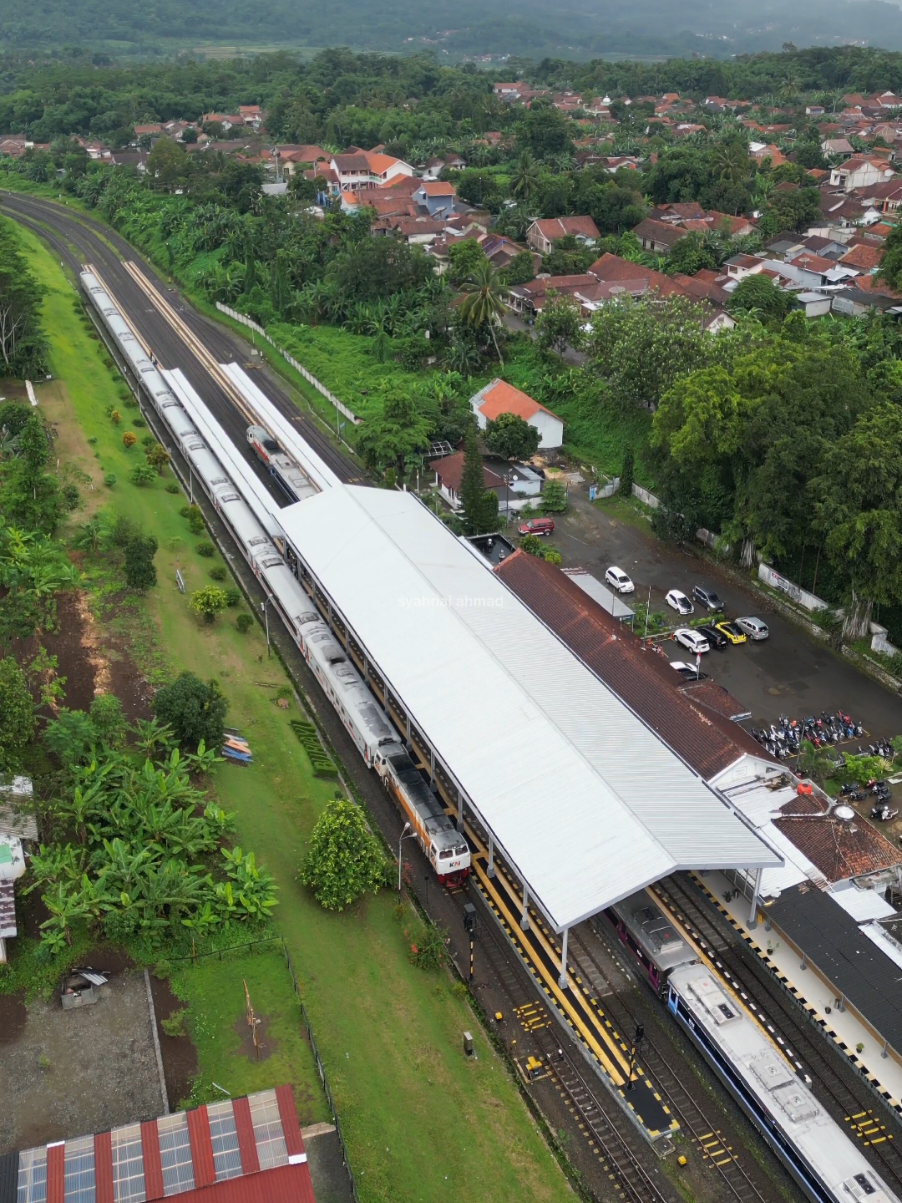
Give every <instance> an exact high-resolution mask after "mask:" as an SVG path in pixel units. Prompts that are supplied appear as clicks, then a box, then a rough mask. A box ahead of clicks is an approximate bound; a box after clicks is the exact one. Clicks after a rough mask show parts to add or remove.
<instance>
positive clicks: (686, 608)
mask: <svg viewBox="0 0 902 1203" xmlns="http://www.w3.org/2000/svg"><path fill="white" fill-rule="evenodd" d="M664 600H665V601H666V602H667V604H668V606H670V608H671V610H676V612H677V614H680V615H682V616H683V617H685V616H686V615H687V614H694V613H695V606H693V604H692V602H691V601H690V600H689V598H688V597H687V596H686V594H685V593H683V592H682V591H681V590H679V589H671V590H670V592H669V593H668V594H667V596H666V597H665V598H664Z"/></svg>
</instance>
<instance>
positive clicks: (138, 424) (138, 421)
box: [134, 418, 147, 427]
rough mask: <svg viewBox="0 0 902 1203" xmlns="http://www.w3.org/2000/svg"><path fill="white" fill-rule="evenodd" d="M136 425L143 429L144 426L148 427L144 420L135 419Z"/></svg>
mask: <svg viewBox="0 0 902 1203" xmlns="http://www.w3.org/2000/svg"><path fill="white" fill-rule="evenodd" d="M134 425H135V426H138V427H143V426H146V425H147V423H146V422H145V421H144V419H143V418H135V419H134Z"/></svg>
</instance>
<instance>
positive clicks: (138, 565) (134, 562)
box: [124, 535, 157, 590]
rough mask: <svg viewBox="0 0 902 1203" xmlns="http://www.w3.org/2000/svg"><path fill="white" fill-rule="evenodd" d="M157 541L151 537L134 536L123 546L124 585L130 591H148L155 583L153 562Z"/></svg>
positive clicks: (155, 576)
mask: <svg viewBox="0 0 902 1203" xmlns="http://www.w3.org/2000/svg"><path fill="white" fill-rule="evenodd" d="M156 554H157V541H156V539H155V538H154V537H153V535H135V536H134V537H133V538H131V539H129V541H128V543H126V545H125V565H124V568H125V583H126V584H127V585H128V587H129V588H130V589H141V590H144V589H150V588H152V587H153V586H154V585H155V584H156V583H157V570H156V567H155V565H154V562H153V558H154V556H155V555H156Z"/></svg>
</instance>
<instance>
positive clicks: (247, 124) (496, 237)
mask: <svg viewBox="0 0 902 1203" xmlns="http://www.w3.org/2000/svg"><path fill="white" fill-rule="evenodd" d="M494 92H495V95H496V97H497V98H499V99H501V100H503V101H505V102H507V103H509V104H511V105H516V106H523V107H524V108H526V109H528V108H530V107H531V106H532V105H533V104H534V102H535V101H536V100H538V99H539V98H541V99H542V101H543V103H546V104H547V103H550V104H551V105H553V106H554V108H555V109H556V110H558V111H559V112H561V113H563V114H565V115H566V116H567V118H568V120H569V121H570V122H572V124H573V127H574V129H573V145H574V160H575V167H576V169H579V168H584V167H596V168H600V169H601V170H604V171H607V172H609V173H610V175H611V177H612V178H613V179H615V180H617V181H618V182H623V184H624V186H627V187H628V186H630V184H629V180H630V176H631V175H632V173H638V172H640V171H641V170H642V169H643V168H647V167H648V166H649V165H653V164H654V163H655V162H656V161H657V157H658V156H657V152H656V151H654V150H645V149H644V147H645V146H646V145H647V144H648V143H650V142H652V141H653V140H655V139H656V138H660V136H664V137H666V138H667V140H668V143H669V144H674V143H679V142H681V141H683V140H686V139H691V140H692V144H696V145H697V144H699V142H702V143H703V142H704V141H705V140H707V139H708V138H709V137H710V138H713V137H714V136H715V135H721V134H722V133H723V132H724V129H725V128H730V126H732V125H733V124H735V128H736V130H737V131H741V132H742V136H743V139H744V140H745V141H746V142H747V146H748V155H749V158H750V160H751V161H753V163H754V165H755V166H756V167H757V168H758V169H759V171H760V170H762V169H766V168H768V167H769V168H770V177H771V184H772V189H773V192H776V193H779V192H794V191H798V190H799V189H802V188H804V189H806V190H809V191H810V190H811V189H816V190H817V195H818V198H819V214H818V215H817V216H816V217H815V218H814V219H813V220H812V221H811V222H810V223H808V224H807V226H806V227H805V228H803V229H796V230H783V231H778V232H777V233H776V234H773V235H772V236H770V237H767V238H764V239H759V246H760V249H757V250H755V251H753V252H747V251H745V250H743V249H741V240H745V241H747V240H748V238H749V236H754V235H755V234H756V233H760V231H758V228H757V227H758V221H759V218H760V216H761V214H760V213H759V212H757V211H754V212H753V213H752V214H751V215H750V216H736V215H733V214H729V213H723V212H718V211H716V210H711V209H708V210H706V209H704V208H703V207H702V206H701V205H700V204H698V203H697V202H695V201H686V202H675V203H663V204H658V205H653V206H651V207H649V208H648V211H647V213H646V216H645V217H644V218H643V220H641V221H640V222H638V224H636V225H635V227H634V228H633V230H632V233H633V234H634V235H635V238H636V239H637V240H638V244H639V246H640V247H641V249H642V251H643V252H647V254H646V255H645V256H644V258H645V260H646V262H645V263H643V262H642V261H637V259H636V258H624V257H621V256H620V255H618V254H614V253H611V252H610V251H607V252H605V253H602V254H600V255H599V257H598V258H597V259H596V260H595V261H594V262H592V263H590V264H589V266H588V267H587V268H586V269H585V270H584V271H581V272H579V273H576V274H567V275H554V274H551V273H549V272H548V271H545V270H543V257H545V256H547V255H549V254H550V253H551V251H552V250H553V249H554V248H555V247H556V246H560V245H563V246H566V247H570V248H573V247H578V248H579V249H582V250H590V249H592V248H593V246H594V245H595V244H596V242H597V241H598V240H599V239H600V237H601V235H600V232H599V230H598V228H597V226H596V224H595V222H594V221H593V219H592V218H591V217H590V216H588V215H578V214H577V215H572V216H564V217H549V218H544V217H542V216H539V215H537V216H536V218H535V220H533V221H532V223H531V224H530V225H529V228H528V230H527V232H526V236H525V239H524V241H523V242H518V241H515V240H514V239H512V238H510V237H507V236H505V235H503V234H500V233H497V232H495V231H494V226H495V225H496V224H497V223H496V222H495V221H494V220H493V215H492V214H490V213H489V212H487V211H482V210H480V209H479V208H478V207H474V206H472V205H469V204H467V203H465V202H464V200H462V199H461V198H460V197H459V196H458V193H457V187H456V185H455V182H454V181H455V177H456V176H457V174H458V173H459V172H460V171H462V170H464V169H465V168H467V167H468V166H470V165H471V164H468V162H467V160H466V158H465V157H463V156H462V155H461V154H459V153H453V152H449V153H443V154H439V155H436V156H434V157H432V158H429V159H428V160H427V161H425V162H421V163H408V162H405V161H404V160H403V159H400V158H397V157H395V156H393V155H391V154H388V153H386V150H385V147H384V146H382V145H376V146H373V147H370V148H363V147H359V146H351V147H348V148H347V149H345V150H344V151H343V152H342V153H334V152H331V151H329V150H328V149H325V148H323V147H321V146H315V145H298V144H290V143H282V144H279V143H275V142H274V141H273V140H272V139H271V138H270V137H268V135H267V129H266V113H265V111H264V110H263V109H262V108H261V107H260V106H259V105H246V106H241V107H240V108H239V110H238V112H237V113H232V114H229V113H203V114H201V116H200V117H199V118H198V119H197V120H195V121H186V120H179V121H170V122H166V123H149V124H138V125H135V127H134V134H135V139H134V143H133V144H132V145H131V146H129V147H128V148H126V149H124V150H114V149H111V148H109V147H107V146H104V145H103V144H102V143H101V142H98V141H90V140H87V139H85V138H82V137H78V138H77V139H76V140H77V141H78V142H79V144H80V145H81V146H82V147H83V148H84V150H85V151H86V153H87V155H88V156H89V157H90V158H91V159H92V160H95V161H103V162H106V163H109V164H110V165H112V166H121V167H124V168H131V169H134V170H136V171H137V172H138V173H139V174H146V171H147V159H148V155H149V153H150V151H151V150H152V148H153V146H154V145H155V143H156V142H157V140H158V139H160V138H170V139H173V140H175V141H176V142H178V143H180V144H182V145H183V146H184V148H185V149H186V150H187V151H188V152H190V153H191V154H193V155H207V154H210V153H213V152H221V153H223V154H226V155H229V156H235V158H236V159H238V160H239V161H241V162H244V163H249V164H254V165H257V166H259V167H260V168H261V169H262V170H263V174H264V179H265V181H266V182H265V183H264V184H263V192H264V193H265V194H267V195H272V196H279V195H283V194H286V193H288V192H289V187H290V183H291V180H292V177H294V176H295V175H297V174H298V173H301V174H302V175H303V176H304V177H305V178H306V179H307V180H309V181H311V182H312V183H313V184H314V186H315V196H316V204H315V205H314V206H313V207H312V209H311V211H312V212H314V213H324V212H325V211H326V209H327V208H328V207H329V206H330V205H335V204H337V205H339V206H340V208H341V210H342V211H343V212H345V213H357V212H360V211H361V210H362V209H363V208H368V209H370V210H372V213H373V223H372V231H373V234H374V235H377V236H387V237H393V238H397V239H400V240H403V241H405V242H407V243H408V244H410V245H417V246H421V247H422V248H423V249H424V251H425V252H426V253H427V254H428V255H430V256H431V257H433V258H434V259H435V260H436V267H437V270H438V271H439V272H443V271H444V270H445V269H446V267H447V265H448V263H449V251H450V249H451V248H452V247H454V246H455V245H458V244H459V243H460V242H461V241H462V240H466V239H470V240H475V241H476V242H477V243H478V244H479V245H480V246H481V248H482V250H483V251H484V252H485V254H486V256H487V257H488V259H489V260H490V261H491V263H492V265H493V266H494V267H495V268H496V269H499V270H500V269H504V268H506V267H507V266H508V265H509V264H510V263H511V261H512V260H513V259H514V257H515V256H517V255H519V254H522V252H524V251H528V252H530V253H531V254H532V255H533V258H534V265H535V278H534V279H532V280H531V281H528V282H527V283H523V284H517V285H515V286H513V287H511V288H510V289H509V293H508V296H507V298H506V301H507V304H508V306H509V308H510V309H511V311H512V313H513V314H514V315H516V316H517V317H519V318H521V319H523V320H524V321H525V322H532V321H533V320H534V319H535V317H536V316H537V315H538V314H539V313H541V311H542V309H543V307H544V305H545V303H546V301H547V299H548V297H549V296H567V297H570V298H571V299H572V300H573V302H574V303H575V304H578V305H579V306H580V308H581V310H582V312H583V314H584V315H585V316H586V317H587V318H588V317H589V316H591V314H592V313H593V312H595V311H596V310H597V309H598V308H599V307H601V306H603V305H604V304H605V303H606V302H608V301H609V300H611V299H612V298H616V297H621V296H624V295H629V296H631V297H641V296H642V295H644V294H647V293H652V292H654V293H657V294H658V295H659V296H662V297H666V296H673V295H683V296H686V297H689V298H691V299H692V300H693V301H695V302H698V303H699V304H700V306H701V309H702V311H703V312H704V313H706V314H707V317H706V324H707V327H708V328H709V329H710V330H712V331H714V330H720V329H724V328H727V327H730V326H732V325H734V324H735V322H734V319H733V317H731V316H730V313H729V309H728V301H729V299H730V296H731V294H732V293H733V292H734V291H735V289H736V288H737V287H738V286H739V284H740V283H741V282H742V281H743V280H744V279H746V278H747V277H749V276H751V275H758V274H760V275H763V276H765V277H767V278H768V279H769V280H770V281H771V282H772V283H773V284H774V285H775V286H777V287H778V288H779V289H781V290H784V291H786V292H787V293H790V294H792V302H793V304H794V306H795V307H797V308H799V309H801V310H802V311H804V312H805V314H806V315H807V316H809V317H820V316H824V315H826V314H828V313H830V312H831V311H833V312H837V313H842V314H845V315H851V316H860V315H861V314H864V313H867V312H868V311H869V310H873V309H878V310H891V309H895V308H896V306H898V305H899V304H900V303H902V295H900V294H898V293H896V292H894V291H893V290H892V289H891V288H890V287H889V286H888V285H886V284H885V283H883V282H881V281H880V280H878V279H877V278H876V273H877V270H878V267H879V263H880V259H881V254H882V248H883V244H884V241H885V240H886V238H887V237H888V235H889V234H890V232H891V231H892V229H893V226H894V224H895V220H896V212H897V209H898V208H899V205H900V202H902V176H900V174H899V172H898V170H897V168H898V162H897V158H898V156H899V155H900V154H902V97H899V96H897V95H895V94H894V93H892V92H889V91H887V92H882V93H879V94H876V95H870V96H863V95H858V94H849V95H845V96H843V97H842V99H841V102H840V104H837V105H835V106H834V107H835V111H831V112H827V111H826V110H825V107H824V106H823V105H819V104H815V103H811V104H807V105H805V108H804V113H805V119H806V130H805V142H806V145H810V139H811V130H812V127H816V129H817V131H818V138H819V142H818V144H819V147H820V151H821V155H822V157H823V161H824V162H826V163H827V167H812V168H810V169H807V170H806V171H805V172H804V178H803V179H801V180H799V179H795V180H793V179H787V178H782V179H781V178H780V175H781V173H780V171H779V169H780V168H781V167H784V166H787V165H792V164H793V159H792V155H793V146H794V144H795V143H796V142H797V141H798V140H799V135H800V134H801V133H802V131H801V130H799V129H797V128H796V126H797V125H798V124H799V122H798V116H799V109H798V108H797V107H795V108H788V107H787V108H781V107H778V106H774V107H767V106H762V105H761V103H760V102H753V101H751V100H743V99H728V98H726V97H722V96H708V97H705V98H704V99H703V100H702V101H697V100H691V99H688V98H683V97H681V96H680V95H679V94H678V93H676V92H667V93H664V94H663V95H660V96H634V97H629V96H619V97H610V96H585V95H579V94H577V93H575V92H562V93H552V92H550V91H548V90H545V89H538V88H535V87H532V86H530V85H528V84H526V83H523V82H502V83H495V84H494ZM640 106H641V108H640ZM631 110H632V112H633V113H638V112H641V114H642V115H641V118H640V120H639V121H638V122H637V121H636V119H635V117H634V116H631V119H630V128H631V131H632V135H631V137H630V139H629V141H630V145H631V149H630V151H629V153H615V143H618V142H619V143H620V144H621V149H622V142H623V139H622V138H618V125H619V122H618V120H617V116H618V115H619V116H620V118H621V121H622V120H623V117H624V114H630V111H631ZM753 114H754V116H753ZM712 116H714V117H717V118H718V119H719V120H718V122H717V124H716V125H715V126H714V127H711V123H710V122H709V123H708V124H705V123H704V118H705V117H708V118H710V117H712ZM475 145H477V146H482V147H484V148H486V149H489V150H494V151H499V152H501V153H504V152H505V151H508V152H511V151H512V148H513V136H512V135H511V134H508V133H502V132H499V131H488V132H486V133H484V134H482V135H481V136H479V137H477V138H476V139H475ZM39 149H49V147H46V146H44V147H42V146H41V145H40V144H36V143H34V142H31V141H28V140H27V139H26V138H25V137H24V136H23V137H19V136H12V135H8V136H4V137H3V138H0V156H11V157H13V158H20V157H21V156H23V155H24V154H26V152H27V151H29V150H39ZM775 180H779V182H773V181H775ZM638 183H639V177H638V176H637V177H636V183H635V184H633V185H632V186H634V187H635V186H636V184H638ZM509 203H511V204H512V203H513V202H509ZM708 232H710V233H713V234H717V235H719V236H720V237H721V238H726V239H734V240H736V241H737V244H738V245H737V253H736V254H734V255H732V256H731V257H730V258H728V259H726V260H725V261H724V262H723V263H722V265H721V266H720V267H719V268H718V269H709V268H702V269H701V270H699V271H697V272H695V273H694V274H692V275H687V274H683V273H681V272H678V271H672V270H671V271H670V272H668V271H665V270H661V268H662V267H666V259H667V256H669V255H670V254H671V253H672V252H673V249H674V247H675V246H677V245H678V243H679V242H680V241H681V240H682V239H683V238H685V237H687V236H688V235H690V234H697V235H698V234H702V235H703V234H705V233H708ZM561 240H566V242H564V243H563V244H562V241H561ZM649 261H655V262H656V266H649V265H648V262H649Z"/></svg>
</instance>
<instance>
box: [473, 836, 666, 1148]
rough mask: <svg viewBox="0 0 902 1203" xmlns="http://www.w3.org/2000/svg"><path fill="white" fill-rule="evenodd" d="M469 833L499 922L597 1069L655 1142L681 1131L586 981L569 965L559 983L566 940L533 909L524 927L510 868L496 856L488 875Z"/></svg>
mask: <svg viewBox="0 0 902 1203" xmlns="http://www.w3.org/2000/svg"><path fill="white" fill-rule="evenodd" d="M467 835H468V837H469V839H470V845H471V848H472V849H473V869H474V873H475V877H476V881H477V884H478V886H479V889H480V890H481V891H482V893H483V895H484V896H485V899H486V901H487V903H488V905H489V906H490V907H491V909H492V911H493V912H494V914H495V916H496V918H497V920H498V922H499V923H500V924H501V926H502V928H503V929H504V931H505V932H506V933H507V935H508V937H509V938H510V940H511V942H512V943H513V945H514V947H515V949H516V950H517V952H518V954H519V956H520V958H521V960H522V961H523V962H524V964H525V965H526V967H527V968H528V969H529V971H530V973H531V974H532V975H533V977H534V978H535V979H536V981H537V983H538V984H539V986H540V987H541V989H542V991H543V992H544V994H545V996H546V998H547V999H548V1001H549V1003H550V1004H551V1005H552V1006H553V1007H554V1008H555V1011H556V1012H557V1014H558V1015H559V1016H560V1017H561V1018H562V1019H563V1021H564V1022H565V1023H566V1024H567V1026H568V1027H569V1028H570V1029H571V1032H572V1034H573V1036H574V1038H575V1039H576V1040H578V1041H580V1043H581V1044H582V1045H583V1046H584V1048H585V1049H587V1050H588V1052H589V1053H590V1054H591V1057H592V1059H593V1061H594V1062H595V1065H596V1068H597V1070H598V1073H599V1074H600V1075H601V1076H602V1077H603V1078H605V1079H606V1080H607V1082H608V1084H609V1085H610V1087H611V1089H612V1090H613V1091H614V1092H615V1093H616V1094H617V1095H618V1096H619V1097H620V1099H621V1101H622V1103H623V1105H624V1106H625V1107H627V1108H629V1110H630V1111H632V1112H633V1114H634V1117H635V1119H636V1121H637V1123H638V1124H639V1126H640V1127H641V1128H642V1130H643V1131H644V1132H645V1134H646V1135H647V1136H648V1138H649V1139H651V1140H655V1139H657V1138H658V1137H661V1136H667V1135H670V1134H671V1133H673V1132H676V1131H677V1130H678V1129H679V1123H678V1121H677V1119H676V1118H675V1116H674V1115H673V1114H672V1113H671V1111H670V1109H669V1108H668V1106H667V1104H666V1103H665V1102H664V1100H663V1099H662V1098H661V1095H660V1094H659V1093H658V1091H657V1090H656V1088H655V1086H654V1083H653V1082H652V1081H651V1080H650V1078H649V1077H648V1075H647V1074H646V1072H645V1071H644V1070H643V1068H642V1066H641V1062H640V1063H634V1064H633V1067H632V1073H630V1047H629V1044H628V1043H627V1038H625V1037H624V1036H623V1035H622V1034H621V1033H620V1032H618V1031H617V1030H616V1028H615V1027H614V1025H613V1024H612V1022H611V1021H610V1019H608V1017H607V1015H606V1014H605V1012H604V1010H603V1008H602V1007H601V1006H600V1005H599V1002H598V1000H597V999H596V998H594V997H593V995H592V992H591V989H590V988H589V986H588V984H587V983H584V982H583V980H582V979H581V978H580V977H579V975H578V974H576V973H575V972H574V971H573V970H572V969H569V968H568V975H567V976H568V988H567V989H563V988H562V987H561V986H560V984H559V982H558V977H559V975H560V963H561V944H560V938H559V936H558V935H557V934H556V933H554V932H551V931H550V930H549V929H548V928H547V927H546V926H545V925H544V922H543V920H542V918H541V916H540V915H538V914H537V913H536V912H535V911H534V910H532V908H530V910H529V930H528V931H524V930H523V929H522V928H521V926H520V918H521V915H522V909H523V896H522V893H521V891H520V889H519V888H518V886H517V885H516V883H515V882H514V880H513V878H512V877H511V876H510V875H509V874H508V872H507V870H506V868H505V867H504V865H503V864H501V863H500V862H499V860H498V859H497V857H496V859H495V876H494V877H492V878H490V877H489V875H488V852H487V850H486V849H485V848H484V847H482V845H481V843H480V841H479V840H478V839H476V838H475V837H474V835H473V833H472V831H470V830H468V832H467Z"/></svg>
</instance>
